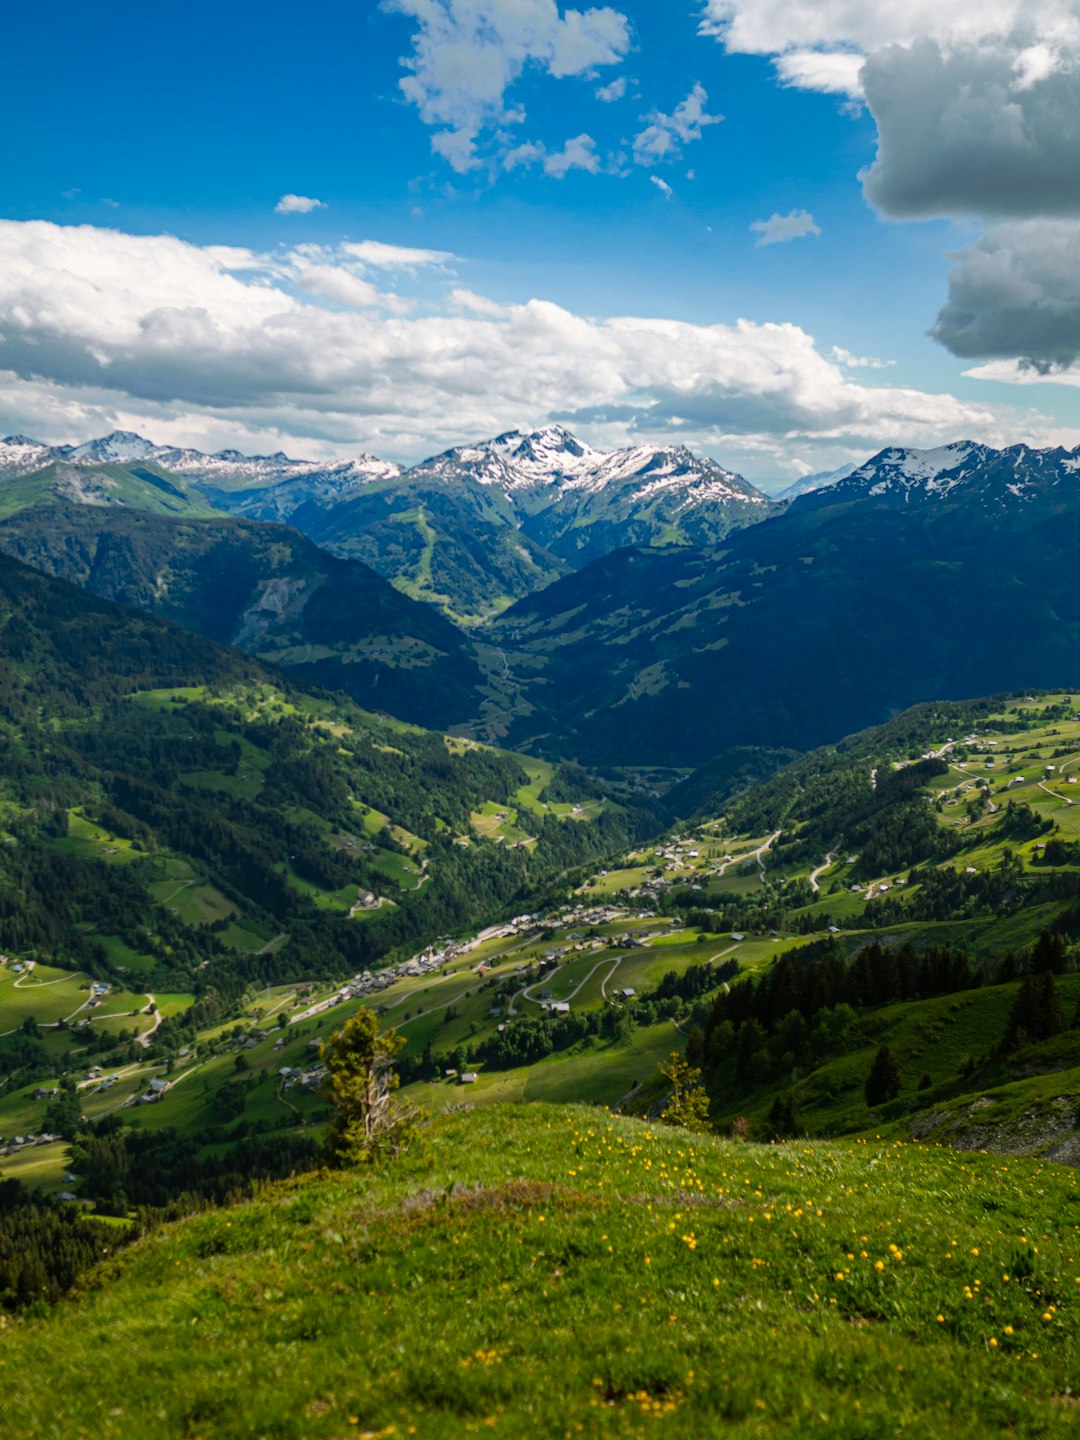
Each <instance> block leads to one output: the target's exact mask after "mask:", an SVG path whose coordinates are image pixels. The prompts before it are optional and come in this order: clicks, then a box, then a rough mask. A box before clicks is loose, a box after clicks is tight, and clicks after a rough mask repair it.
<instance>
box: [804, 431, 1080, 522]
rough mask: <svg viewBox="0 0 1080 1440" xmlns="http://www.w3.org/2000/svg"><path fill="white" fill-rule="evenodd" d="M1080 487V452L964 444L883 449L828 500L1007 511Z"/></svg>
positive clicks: (840, 484)
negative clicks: (940, 503) (944, 503)
mask: <svg viewBox="0 0 1080 1440" xmlns="http://www.w3.org/2000/svg"><path fill="white" fill-rule="evenodd" d="M1078 487H1080V450H1072V451H1070V450H1064V449H1060V448H1057V449H1051V450H1036V449H1033V448H1032V447H1031V446H1029V445H1010V446H1008V447H1007V448H1006V449H1004V450H995V449H992V448H991V447H990V446H988V445H980V444H977V443H976V442H974V441H971V440H963V441H959V442H957V443H956V444H953V445H941V446H938V447H937V448H936V449H932V450H916V449H902V448H893V449H890V450H882V451H881V453H880V454H878V455H875V456H874V457H873V458H872V459H871V460H868V461H867V462H866V463H865V465H860V466H859V467H858V468H857V469H855V470H853V471H852V472H851V474H850V475H849V476H847V477H846V478H845V479H843V480H841V481H839V482H838V483H837V484H836V485H835V486H833V487H832V489H831V491H830V496H831V498H833V499H842V500H854V499H860V498H863V497H866V498H872V499H875V500H878V501H882V500H884V501H886V502H887V503H889V504H904V505H912V504H924V503H931V502H934V501H943V500H946V499H947V500H950V501H952V502H953V503H971V504H980V505H983V506H991V507H999V508H1002V509H1006V510H1008V509H1011V508H1014V507H1015V506H1016V505H1018V504H1022V503H1024V502H1030V501H1032V500H1035V499H1036V498H1040V497H1045V498H1053V497H1054V496H1055V493H1057V494H1059V495H1060V496H1061V497H1062V498H1066V497H1068V498H1070V499H1074V498H1075V496H1076V495H1077V493H1078ZM811 498H812V499H816V498H818V497H817V496H814V497H811ZM802 503H804V504H805V503H807V502H806V501H803V502H802Z"/></svg>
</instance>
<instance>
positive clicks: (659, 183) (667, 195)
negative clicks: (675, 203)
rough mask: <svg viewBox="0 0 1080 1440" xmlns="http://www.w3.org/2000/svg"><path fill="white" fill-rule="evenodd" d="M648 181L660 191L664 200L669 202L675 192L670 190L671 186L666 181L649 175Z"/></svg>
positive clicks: (657, 176)
mask: <svg viewBox="0 0 1080 1440" xmlns="http://www.w3.org/2000/svg"><path fill="white" fill-rule="evenodd" d="M649 179H650V180H651V181H652V183H653V184H654V185H655V186H656V188H657V189H658V190H659V191H660V193H661V195H663V197H664V199H665V200H670V199H671V197H672V195H674V194H675V191H674V190H672V188H671V186H670V185H669V184H668V183H667V181H666V180H661V179H660V176H659V175H650V176H649Z"/></svg>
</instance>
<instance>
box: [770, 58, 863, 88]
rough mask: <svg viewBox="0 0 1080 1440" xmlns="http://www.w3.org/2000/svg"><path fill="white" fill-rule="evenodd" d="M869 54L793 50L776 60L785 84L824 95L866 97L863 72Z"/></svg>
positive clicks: (778, 74)
mask: <svg viewBox="0 0 1080 1440" xmlns="http://www.w3.org/2000/svg"><path fill="white" fill-rule="evenodd" d="M865 60H866V56H865V55H860V54H859V53H858V52H857V51H852V50H792V51H789V52H788V53H787V54H785V55H779V56H777V58H776V59H775V60H774V61H773V64H774V65H775V67H776V73H777V76H778V77H779V79H780V83H781V84H782V85H787V86H789V87H790V88H791V89H792V90H817V91H819V92H820V93H821V94H823V95H846V96H847V97H848V98H849V99H850V100H858V99H861V98H862V93H863V92H862V80H861V79H860V72H861V71H862V67H863V63H864V61H865Z"/></svg>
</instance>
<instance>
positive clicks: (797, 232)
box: [750, 210, 821, 249]
mask: <svg viewBox="0 0 1080 1440" xmlns="http://www.w3.org/2000/svg"><path fill="white" fill-rule="evenodd" d="M750 229H751V230H753V231H756V232H757V234H758V235H759V236H760V239H759V240H758V241H757V248H758V249H760V248H761V247H762V246H763V245H786V244H787V243H788V242H789V241H790V240H801V239H802V238H803V236H804V235H820V234H821V226H820V225H818V224H817V222H816V221H815V219H814V217H813V216H812V215H811V214H810V211H809V210H792V211H790V212H789V213H788V214H787V215H775V214H774V215H770V216H769V218H768V220H755V221H754V223H753V224H752V225H751V226H750Z"/></svg>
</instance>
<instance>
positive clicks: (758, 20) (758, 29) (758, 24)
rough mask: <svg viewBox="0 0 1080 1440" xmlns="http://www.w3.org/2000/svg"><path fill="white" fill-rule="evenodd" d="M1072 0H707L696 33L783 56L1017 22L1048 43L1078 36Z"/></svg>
mask: <svg viewBox="0 0 1080 1440" xmlns="http://www.w3.org/2000/svg"><path fill="white" fill-rule="evenodd" d="M1078 17H1080V6H1078V5H1077V0H980V3H979V4H977V5H976V4H972V3H971V0H906V3H905V4H903V5H898V4H897V3H896V0H706V5H705V13H704V17H703V20H702V23H701V30H702V33H704V34H706V35H714V36H716V37H717V38H718V39H720V40H722V41H723V43H724V46H725V48H726V49H727V50H728V51H729V52H731V53H732V54H740V55H783V54H786V53H788V52H793V51H800V50H826V51H829V50H837V49H843V48H847V49H852V50H858V51H861V52H863V53H864V54H869V53H870V52H871V51H874V50H881V49H883V48H884V47H885V46H887V45H911V44H912V43H913V42H914V41H916V40H920V39H932V40H936V41H939V42H940V43H941V44H942V45H943V46H945V47H946V48H947V49H949V50H952V49H954V48H958V47H964V46H971V45H978V44H981V43H982V42H984V41H987V40H990V39H993V38H994V37H996V36H1001V35H1006V34H1009V33H1010V32H1012V31H1013V30H1016V29H1017V27H1019V26H1021V25H1024V26H1027V27H1030V29H1031V30H1032V31H1036V32H1038V35H1039V37H1040V39H1041V41H1042V42H1043V43H1045V44H1047V45H1059V44H1060V45H1062V46H1064V45H1067V44H1069V43H1071V42H1073V41H1075V39H1076V38H1077V36H1078V35H1080V18H1078Z"/></svg>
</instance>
